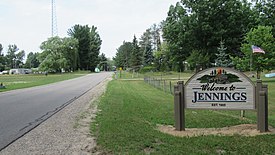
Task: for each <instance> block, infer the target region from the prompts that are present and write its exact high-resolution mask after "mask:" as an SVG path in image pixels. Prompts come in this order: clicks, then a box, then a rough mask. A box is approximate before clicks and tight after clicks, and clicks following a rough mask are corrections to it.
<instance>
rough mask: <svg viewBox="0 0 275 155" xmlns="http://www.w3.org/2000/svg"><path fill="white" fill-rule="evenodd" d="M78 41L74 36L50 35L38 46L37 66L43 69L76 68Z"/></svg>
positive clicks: (68, 69) (59, 70)
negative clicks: (39, 49)
mask: <svg viewBox="0 0 275 155" xmlns="http://www.w3.org/2000/svg"><path fill="white" fill-rule="evenodd" d="M77 47H78V41H77V39H74V38H59V37H52V38H49V39H48V40H47V41H44V42H43V43H42V44H41V46H40V48H41V50H42V51H43V52H42V53H41V54H40V55H39V61H40V63H41V64H40V65H39V68H40V69H41V70H43V71H50V72H61V71H62V70H65V71H73V70H74V69H75V68H76V63H75V62H76V60H77V54H76V53H77Z"/></svg>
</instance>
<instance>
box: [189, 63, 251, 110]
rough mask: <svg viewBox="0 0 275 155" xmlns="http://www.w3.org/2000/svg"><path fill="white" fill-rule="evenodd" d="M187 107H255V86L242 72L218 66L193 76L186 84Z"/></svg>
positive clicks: (243, 108) (236, 108)
mask: <svg viewBox="0 0 275 155" xmlns="http://www.w3.org/2000/svg"><path fill="white" fill-rule="evenodd" d="M184 99H185V108H187V109H232V110H252V109H255V86H254V84H253V82H252V81H251V80H250V79H249V78H248V77H247V76H245V75H244V74H243V73H241V72H238V71H236V70H234V69H231V68H222V67H215V68H210V69H206V70H203V71H201V72H199V73H197V74H195V75H194V76H192V77H191V78H190V79H189V80H188V81H187V83H186V84H185V87H184Z"/></svg>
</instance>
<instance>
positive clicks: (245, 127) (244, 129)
mask: <svg viewBox="0 0 275 155" xmlns="http://www.w3.org/2000/svg"><path fill="white" fill-rule="evenodd" d="M157 129H158V130H159V131H161V132H163V133H166V134H170V135H173V136H177V137H197V136H206V135H219V136H232V135H241V136H257V135H264V134H275V128H273V127H271V126H270V127H269V131H268V132H265V133H260V131H258V130H257V124H241V125H236V126H230V127H224V128H186V129H185V131H176V130H175V128H174V127H173V126H170V125H169V126H164V125H158V126H157Z"/></svg>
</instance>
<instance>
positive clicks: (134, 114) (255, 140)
mask: <svg viewBox="0 0 275 155" xmlns="http://www.w3.org/2000/svg"><path fill="white" fill-rule="evenodd" d="M99 109H101V112H99V113H98V115H97V117H96V121H95V122H94V123H92V126H91V128H92V133H94V134H95V136H96V137H97V144H98V145H99V146H100V148H101V149H102V150H104V151H106V152H110V153H114V154H148V153H150V154H222V153H223V154H274V152H275V140H274V139H275V135H262V136H255V137H244V136H239V135H234V136H213V135H212V136H199V137H184V138H180V137H174V136H171V135H167V134H164V133H161V132H159V131H157V130H156V126H157V124H164V125H173V124H174V110H173V96H172V95H170V94H168V93H165V92H163V91H161V90H158V89H155V88H153V87H152V86H150V85H148V84H146V83H144V82H143V81H127V80H126V81H125V80H123V81H122V80H113V81H111V82H110V83H109V84H108V88H107V91H106V93H105V95H104V96H103V97H102V98H101V101H100V104H99ZM253 122H255V120H254V119H253ZM244 123H251V121H249V120H243V119H239V118H236V117H230V116H226V115H221V114H218V113H216V112H215V111H209V110H197V111H194V110H186V127H187V128H193V127H196V128H212V127H214V128H220V127H225V126H232V125H237V124H244Z"/></svg>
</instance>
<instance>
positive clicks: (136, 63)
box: [131, 36, 142, 71]
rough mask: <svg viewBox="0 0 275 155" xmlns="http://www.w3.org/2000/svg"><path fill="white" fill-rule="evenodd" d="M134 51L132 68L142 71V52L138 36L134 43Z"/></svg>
mask: <svg viewBox="0 0 275 155" xmlns="http://www.w3.org/2000/svg"><path fill="white" fill-rule="evenodd" d="M132 45H133V51H132V53H131V67H132V68H133V69H134V70H135V71H137V70H139V69H140V67H141V65H142V52H141V51H140V47H139V46H138V41H137V38H136V36H134V39H133V42H132Z"/></svg>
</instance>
